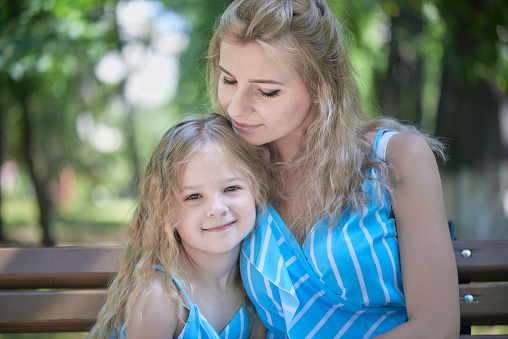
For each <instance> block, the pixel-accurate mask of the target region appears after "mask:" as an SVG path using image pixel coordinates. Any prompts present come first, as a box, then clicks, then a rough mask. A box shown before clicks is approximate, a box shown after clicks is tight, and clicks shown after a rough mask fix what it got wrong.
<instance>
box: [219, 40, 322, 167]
mask: <svg viewBox="0 0 508 339" xmlns="http://www.w3.org/2000/svg"><path fill="white" fill-rule="evenodd" d="M219 66H220V68H221V72H222V75H221V78H220V80H219V81H220V83H219V89H218V96H219V101H220V104H221V106H222V108H223V109H224V111H225V112H227V114H228V115H229V116H230V117H231V119H232V124H233V128H234V129H235V131H236V132H237V133H238V134H239V135H240V136H241V137H242V138H244V139H245V140H246V141H247V142H248V143H250V144H252V145H262V144H266V143H270V142H273V143H274V145H275V147H277V149H278V150H279V152H280V154H281V155H282V156H283V158H284V157H285V158H288V157H289V158H290V157H291V156H292V155H293V156H294V153H296V152H294V151H295V149H296V151H297V150H298V147H299V145H300V141H301V137H302V135H303V132H304V131H305V129H306V128H307V127H308V126H309V125H310V123H311V122H312V121H313V119H314V118H315V113H316V111H317V109H316V108H317V105H316V103H317V101H315V100H313V99H312V98H311V97H310V95H309V93H308V91H307V88H306V86H305V84H304V83H303V81H302V79H301V77H300V75H299V74H298V73H297V72H296V71H294V70H293V69H292V68H291V67H289V66H287V67H283V66H282V65H281V64H280V63H278V62H276V61H275V60H274V59H273V58H272V57H271V56H270V55H269V54H268V53H267V52H266V50H265V49H264V48H263V47H262V46H261V45H260V44H259V43H257V42H251V43H248V44H246V45H241V44H229V43H226V42H222V44H221V48H220V60H219ZM286 155H287V156H286Z"/></svg>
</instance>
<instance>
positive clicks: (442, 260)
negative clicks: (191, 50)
mask: <svg viewBox="0 0 508 339" xmlns="http://www.w3.org/2000/svg"><path fill="white" fill-rule="evenodd" d="M341 30H342V26H341V24H340V23H338V21H337V19H336V18H335V16H334V15H333V13H332V11H331V10H330V8H329V6H328V4H327V2H326V0H262V1H261V0H236V1H233V2H232V3H231V5H230V6H229V7H228V8H227V9H226V10H225V12H224V14H223V15H222V17H221V20H220V23H219V24H218V27H217V29H216V32H215V34H214V36H213V38H212V41H211V44H210V48H209V61H210V95H211V99H212V102H213V104H214V109H215V110H216V111H217V112H219V113H221V114H224V115H226V116H228V117H229V118H230V119H231V121H232V126H233V128H234V129H235V131H236V132H237V133H238V134H239V135H240V136H241V137H242V138H243V139H245V140H246V141H247V142H249V143H250V144H252V145H266V148H267V149H269V151H270V153H271V158H270V162H271V165H272V166H273V168H275V169H276V170H277V171H274V172H273V173H275V174H276V176H275V177H274V178H273V179H274V180H273V184H272V185H271V188H273V189H274V190H273V192H276V193H277V194H272V195H271V197H270V203H271V205H270V206H269V207H268V210H267V211H266V213H264V214H263V215H262V216H261V217H259V219H258V220H259V225H258V227H257V228H256V230H255V231H254V233H253V235H252V236H251V237H249V238H248V239H247V241H246V242H244V244H243V245H242V255H241V272H242V279H243V281H244V285H245V288H246V290H247V293H248V294H249V297H250V298H251V300H252V302H253V304H254V305H255V307H256V309H257V310H258V314H259V316H260V318H261V319H262V321H263V323H264V324H265V326H266V327H267V328H268V331H269V335H270V336H271V337H275V338H287V337H289V338H312V337H315V338H339V337H342V338H370V337H374V336H379V338H404V339H406V338H456V337H457V336H458V333H459V294H458V283H457V270H456V266H455V260H454V255H453V248H452V246H451V239H450V234H449V231H448V226H447V218H446V213H445V209H444V203H443V194H442V189H441V182H440V179H439V171H438V168H437V164H436V160H435V158H434V154H433V152H432V150H435V151H437V152H439V151H440V150H441V149H440V145H439V143H438V142H437V141H436V140H434V139H431V138H429V137H428V136H426V135H424V134H423V133H421V132H420V131H418V130H416V129H415V128H410V127H408V126H403V125H401V124H399V123H397V122H395V121H392V120H387V119H374V120H369V119H368V118H367V117H366V116H365V115H364V113H363V109H362V105H361V99H360V95H359V91H358V87H357V86H356V83H355V79H354V72H353V71H352V69H351V63H350V61H349V59H348V51H347V49H346V45H345V43H344V41H343V40H342V32H341Z"/></svg>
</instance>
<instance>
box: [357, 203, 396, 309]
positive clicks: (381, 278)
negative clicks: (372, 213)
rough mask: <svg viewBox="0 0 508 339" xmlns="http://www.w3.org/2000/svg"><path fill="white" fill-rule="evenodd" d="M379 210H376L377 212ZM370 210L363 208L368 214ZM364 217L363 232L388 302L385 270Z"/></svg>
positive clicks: (364, 212) (361, 224)
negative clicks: (382, 267) (382, 268)
mask: <svg viewBox="0 0 508 339" xmlns="http://www.w3.org/2000/svg"><path fill="white" fill-rule="evenodd" d="M378 212H379V210H377V211H376V213H377V214H379V213H378ZM367 213H368V210H367V208H366V207H364V209H363V214H364V215H367ZM363 220H364V218H362V219H361V220H360V228H361V229H362V231H363V234H365V238H366V239H367V241H368V243H369V246H370V253H371V255H372V259H374V263H375V264H376V270H377V275H378V278H379V282H380V283H381V287H382V288H383V293H384V295H385V302H386V304H388V303H389V302H390V294H389V293H388V289H387V288H386V285H385V281H384V279H383V272H382V271H381V265H380V264H379V258H378V257H377V254H376V250H375V249H374V242H373V240H372V237H371V236H370V234H369V232H368V231H367V228H365V225H364V223H363Z"/></svg>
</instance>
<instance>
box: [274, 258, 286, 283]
mask: <svg viewBox="0 0 508 339" xmlns="http://www.w3.org/2000/svg"><path fill="white" fill-rule="evenodd" d="M283 264H284V258H283V257H282V256H281V257H280V258H279V263H278V264H277V277H276V278H275V285H277V286H278V285H279V283H280V276H281V272H282V265H283Z"/></svg>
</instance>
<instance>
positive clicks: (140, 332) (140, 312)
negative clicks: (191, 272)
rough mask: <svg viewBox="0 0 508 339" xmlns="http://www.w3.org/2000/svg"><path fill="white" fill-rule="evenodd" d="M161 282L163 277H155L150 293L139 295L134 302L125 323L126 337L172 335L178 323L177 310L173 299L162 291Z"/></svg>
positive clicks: (130, 338) (165, 338)
mask: <svg viewBox="0 0 508 339" xmlns="http://www.w3.org/2000/svg"><path fill="white" fill-rule="evenodd" d="M162 284H163V279H162V278H161V277H155V278H154V279H153V281H152V291H151V293H150V294H149V295H148V296H147V297H146V299H145V298H144V297H143V296H140V297H139V298H138V300H137V301H136V303H135V304H134V307H133V309H132V313H131V318H130V320H129V322H128V323H127V336H126V338H127V339H134V338H154V339H157V338H161V339H162V338H164V339H167V338H173V337H174V334H175V330H176V326H177V323H178V318H177V312H176V309H175V304H174V302H173V300H171V298H170V297H169V296H168V295H167V293H166V292H165V291H164V288H163V285H162ZM143 303H144V304H143ZM140 319H141V322H139V321H140Z"/></svg>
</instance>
